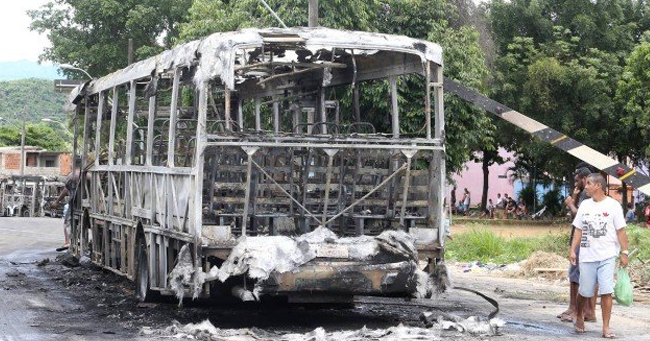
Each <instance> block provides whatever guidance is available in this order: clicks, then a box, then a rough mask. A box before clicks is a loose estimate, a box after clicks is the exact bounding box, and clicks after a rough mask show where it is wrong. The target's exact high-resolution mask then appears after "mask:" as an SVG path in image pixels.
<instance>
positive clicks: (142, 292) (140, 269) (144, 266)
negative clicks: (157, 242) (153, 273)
mask: <svg viewBox="0 0 650 341" xmlns="http://www.w3.org/2000/svg"><path fill="white" fill-rule="evenodd" d="M137 243H138V244H137V250H136V252H137V254H136V259H137V260H138V264H137V269H136V273H135V293H136V296H137V298H138V300H139V301H140V302H155V301H157V300H158V299H159V298H160V293H159V292H158V291H154V290H151V285H150V284H149V257H148V256H147V243H146V241H145V238H144V237H140V238H138V242H137Z"/></svg>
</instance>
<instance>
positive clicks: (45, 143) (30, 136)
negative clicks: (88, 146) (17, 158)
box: [0, 123, 72, 152]
mask: <svg viewBox="0 0 650 341" xmlns="http://www.w3.org/2000/svg"><path fill="white" fill-rule="evenodd" d="M20 138H21V131H20V129H18V127H15V126H13V125H10V124H6V125H3V126H2V127H0V147H5V146H20ZM25 145H26V146H36V147H41V148H44V149H47V150H48V151H53V152H63V151H70V150H71V149H72V148H71V145H70V143H69V142H67V141H66V139H65V138H64V137H62V136H61V134H59V133H57V132H56V131H55V130H54V129H52V127H50V126H48V125H46V124H43V123H39V124H27V125H26V126H25Z"/></svg>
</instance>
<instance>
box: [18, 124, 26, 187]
mask: <svg viewBox="0 0 650 341" xmlns="http://www.w3.org/2000/svg"><path fill="white" fill-rule="evenodd" d="M25 116H26V115H25V113H23V128H22V132H21V134H20V181H21V183H24V179H23V177H24V176H25V162H26V161H27V160H26V159H25ZM22 187H23V191H24V188H25V185H24V184H22Z"/></svg>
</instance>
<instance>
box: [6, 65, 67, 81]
mask: <svg viewBox="0 0 650 341" xmlns="http://www.w3.org/2000/svg"><path fill="white" fill-rule="evenodd" d="M57 71H58V68H57V67H56V66H53V65H41V64H38V63H36V62H31V61H29V60H19V61H15V62H0V81H8V80H17V79H26V78H40V79H57V78H63V76H61V75H59V74H58V73H57Z"/></svg>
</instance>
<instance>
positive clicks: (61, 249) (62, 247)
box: [56, 246, 69, 252]
mask: <svg viewBox="0 0 650 341" xmlns="http://www.w3.org/2000/svg"><path fill="white" fill-rule="evenodd" d="M68 248H69V246H61V247H57V248H56V251H58V252H61V251H65V250H67V249H68Z"/></svg>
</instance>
